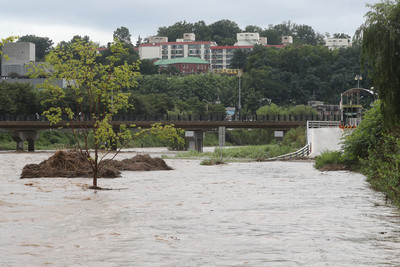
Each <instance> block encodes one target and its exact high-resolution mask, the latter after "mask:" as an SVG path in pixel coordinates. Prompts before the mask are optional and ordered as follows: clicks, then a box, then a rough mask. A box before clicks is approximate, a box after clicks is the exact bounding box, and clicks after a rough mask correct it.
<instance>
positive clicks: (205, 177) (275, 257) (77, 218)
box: [0, 150, 400, 266]
mask: <svg viewBox="0 0 400 267" xmlns="http://www.w3.org/2000/svg"><path fill="white" fill-rule="evenodd" d="M141 152H145V151H141ZM164 152H165V151H164ZM150 153H152V154H151V155H152V156H153V155H154V156H155V155H156V154H157V151H155V150H150ZM160 153H161V152H160ZM133 154H135V152H134V151H133V152H131V153H123V154H121V155H120V157H119V158H120V159H121V158H124V157H131V156H132V155H133ZM50 155H52V153H0V162H1V165H0V183H1V186H0V266H400V214H399V211H398V210H397V209H395V208H394V207H392V206H390V205H387V204H386V203H385V199H384V198H383V196H382V195H381V194H380V193H378V192H375V191H373V190H372V189H370V187H369V185H368V183H367V182H366V181H365V177H364V176H362V175H360V174H355V173H350V172H347V171H338V172H319V171H317V170H315V169H314V168H313V162H260V163H230V164H227V165H218V166H201V165H199V162H200V161H198V160H176V159H167V160H166V162H167V164H168V165H170V166H171V167H173V168H174V169H175V170H173V171H155V172H129V171H127V172H123V173H122V178H117V179H100V180H99V185H100V186H102V187H108V188H113V189H115V190H111V191H93V190H88V189H86V185H89V184H90V182H91V181H90V180H89V179H83V178H74V179H65V178H59V179H52V178H40V179H23V180H21V179H19V175H20V173H21V170H22V168H23V166H24V165H25V164H28V163H39V162H41V161H42V160H44V159H46V158H48V157H49V156H50ZM157 156H159V154H157Z"/></svg>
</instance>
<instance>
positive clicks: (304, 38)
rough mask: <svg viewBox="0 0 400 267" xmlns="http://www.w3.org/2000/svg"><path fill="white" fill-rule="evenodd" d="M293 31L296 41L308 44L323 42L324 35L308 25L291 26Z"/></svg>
mask: <svg viewBox="0 0 400 267" xmlns="http://www.w3.org/2000/svg"><path fill="white" fill-rule="evenodd" d="M293 30H294V31H295V33H296V35H295V37H296V38H295V40H298V42H297V43H302V44H308V45H317V44H324V36H323V35H322V34H320V33H318V32H315V30H314V29H313V28H312V27H311V26H308V25H296V24H295V26H294V27H293Z"/></svg>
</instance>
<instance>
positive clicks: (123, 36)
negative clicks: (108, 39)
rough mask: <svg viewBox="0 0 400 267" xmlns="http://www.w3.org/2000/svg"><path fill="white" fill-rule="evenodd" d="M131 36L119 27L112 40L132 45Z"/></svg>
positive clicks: (124, 28) (123, 28)
mask: <svg viewBox="0 0 400 267" xmlns="http://www.w3.org/2000/svg"><path fill="white" fill-rule="evenodd" d="M131 36H132V35H131V34H130V33H129V30H128V28H126V27H121V28H118V29H116V30H115V31H114V34H113V39H114V40H115V38H117V39H118V41H120V42H121V43H124V44H127V45H132V40H131Z"/></svg>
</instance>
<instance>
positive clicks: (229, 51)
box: [211, 45, 284, 69]
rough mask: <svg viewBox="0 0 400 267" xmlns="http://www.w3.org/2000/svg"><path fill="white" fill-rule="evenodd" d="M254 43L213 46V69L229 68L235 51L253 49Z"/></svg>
mask: <svg viewBox="0 0 400 267" xmlns="http://www.w3.org/2000/svg"><path fill="white" fill-rule="evenodd" d="M264 46H265V47H275V48H283V47H284V45H264ZM253 48H254V45H246V46H239V45H238V46H212V47H211V53H212V69H229V68H230V64H231V61H232V58H233V55H234V53H235V51H237V50H243V51H246V52H250V51H252V50H253Z"/></svg>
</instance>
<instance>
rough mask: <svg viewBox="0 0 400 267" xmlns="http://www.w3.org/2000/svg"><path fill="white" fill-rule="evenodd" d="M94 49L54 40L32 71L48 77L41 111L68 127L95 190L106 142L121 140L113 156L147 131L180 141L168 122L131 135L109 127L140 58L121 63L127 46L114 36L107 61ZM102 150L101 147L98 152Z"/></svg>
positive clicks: (131, 84) (88, 44) (133, 82)
mask: <svg viewBox="0 0 400 267" xmlns="http://www.w3.org/2000/svg"><path fill="white" fill-rule="evenodd" d="M96 48H97V46H96V45H95V44H94V43H92V42H87V41H83V40H81V39H77V40H75V41H74V42H72V43H71V44H68V45H65V44H64V45H58V46H57V47H56V48H55V49H54V50H52V51H51V52H50V53H49V54H48V55H47V56H46V63H45V64H43V65H40V66H38V67H36V68H35V69H34V72H33V73H32V75H31V76H32V77H38V76H46V77H47V78H46V80H45V82H44V84H42V85H41V87H42V88H43V89H44V90H46V91H47V93H48V96H49V98H48V99H47V100H46V101H45V102H46V103H47V105H48V107H49V108H48V110H47V111H45V112H44V115H46V117H47V118H48V120H49V121H50V123H51V124H52V125H60V126H64V127H65V126H67V127H69V128H70V129H71V130H72V131H73V134H74V136H75V140H76V142H77V146H78V149H79V151H80V152H81V153H82V154H83V155H85V158H86V159H87V160H88V163H89V164H90V166H91V168H92V171H93V186H92V187H91V188H93V189H96V188H98V187H97V178H98V175H99V172H100V170H101V169H102V168H103V167H104V166H105V165H106V163H107V161H105V160H104V159H105V157H106V156H107V155H109V154H110V152H111V151H112V150H111V149H110V146H109V145H106V144H111V145H113V144H117V142H120V143H121V144H122V145H121V147H120V148H119V150H116V151H114V154H113V155H112V158H114V157H115V156H116V155H117V154H118V152H120V151H121V148H122V147H123V145H124V144H126V143H127V142H128V141H129V140H131V139H132V138H138V137H140V136H143V135H145V134H148V133H152V134H156V135H159V136H160V137H161V138H163V139H170V140H171V139H172V140H173V139H178V140H179V141H182V139H181V137H180V136H179V134H180V131H179V130H177V129H175V128H174V127H173V126H172V125H165V126H162V125H161V124H157V125H152V127H151V128H150V129H145V130H139V131H138V132H136V133H135V134H132V132H131V131H130V130H129V129H128V128H129V127H134V125H130V126H126V125H120V126H119V129H118V128H116V126H113V123H112V118H113V116H114V115H115V114H117V113H118V112H119V111H120V110H121V109H123V108H126V107H129V104H128V98H129V93H125V92H124V89H126V88H133V87H136V86H137V78H138V77H139V76H140V73H139V72H138V70H139V68H138V66H139V62H136V63H134V64H131V65H129V64H127V63H126V62H125V63H121V56H123V55H125V54H126V53H127V50H126V48H124V46H123V44H122V43H121V42H119V41H117V40H115V41H114V42H113V43H112V44H111V45H110V46H109V49H110V50H111V53H110V55H109V56H108V57H107V60H98V59H99V57H101V55H100V54H98V53H97V49H96ZM100 62H104V63H100ZM62 79H64V81H66V83H67V86H66V87H61V86H59V85H57V81H58V80H62ZM78 135H82V136H83V140H84V141H83V142H82V141H79V140H80V139H79V138H78ZM89 135H91V136H93V139H94V141H93V144H90V143H91V142H89V140H91V138H90V137H89ZM81 140H82V139H81ZM91 145H92V146H93V150H92V151H91ZM103 149H104V150H105V152H104V153H100V150H103Z"/></svg>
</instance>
